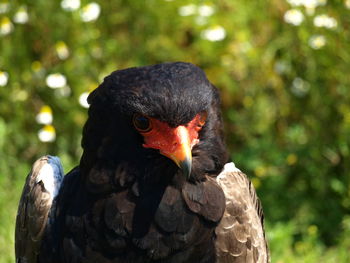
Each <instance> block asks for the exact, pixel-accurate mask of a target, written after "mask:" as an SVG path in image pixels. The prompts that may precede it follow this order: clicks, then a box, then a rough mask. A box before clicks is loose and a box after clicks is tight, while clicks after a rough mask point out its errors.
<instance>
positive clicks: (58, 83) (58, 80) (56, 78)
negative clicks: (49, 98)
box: [46, 73, 67, 89]
mask: <svg viewBox="0 0 350 263" xmlns="http://www.w3.org/2000/svg"><path fill="white" fill-rule="evenodd" d="M66 84H67V79H66V77H65V76H64V75H62V74H60V73H54V74H50V75H48V76H47V77H46V85H47V86H49V87H50V88H52V89H57V88H62V87H64V86H66Z"/></svg>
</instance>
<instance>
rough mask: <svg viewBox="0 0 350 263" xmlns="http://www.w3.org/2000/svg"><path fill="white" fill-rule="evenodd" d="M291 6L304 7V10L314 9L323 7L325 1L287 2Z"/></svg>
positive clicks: (300, 0)
mask: <svg viewBox="0 0 350 263" xmlns="http://www.w3.org/2000/svg"><path fill="white" fill-rule="evenodd" d="M287 2H288V3H289V4H290V5H291V6H304V7H306V8H315V7H317V6H321V5H325V4H326V3H327V0H287Z"/></svg>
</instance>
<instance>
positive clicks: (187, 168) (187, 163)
mask: <svg viewBox="0 0 350 263" xmlns="http://www.w3.org/2000/svg"><path fill="white" fill-rule="evenodd" d="M178 166H179V167H180V168H181V170H182V173H183V174H184V176H185V177H186V178H187V179H188V178H190V175H191V168H192V160H191V158H190V157H188V156H187V157H186V158H185V159H184V160H183V161H180V162H179V164H178Z"/></svg>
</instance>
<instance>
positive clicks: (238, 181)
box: [215, 163, 270, 263]
mask: <svg viewBox="0 0 350 263" xmlns="http://www.w3.org/2000/svg"><path fill="white" fill-rule="evenodd" d="M216 180H217V182H218V184H219V185H220V186H221V187H222V189H223V191H224V193H225V197H226V209H225V212H224V215H223V218H222V220H221V222H220V224H219V225H218V227H217V228H216V230H215V233H216V235H217V240H216V253H217V257H218V262H220V263H236V262H247V263H248V262H249V263H266V262H270V259H269V253H268V248H267V242H266V239H265V233H264V225H263V213H262V207H261V204H260V200H259V199H258V198H257V195H256V192H255V189H254V187H253V185H252V184H251V182H250V181H249V180H248V178H247V176H246V175H245V174H243V173H242V172H241V171H240V170H239V169H238V168H237V167H236V166H235V165H234V163H228V164H226V165H225V166H224V170H223V171H222V172H221V173H220V174H219V176H217V178H216Z"/></svg>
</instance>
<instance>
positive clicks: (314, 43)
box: [309, 35, 326, 49]
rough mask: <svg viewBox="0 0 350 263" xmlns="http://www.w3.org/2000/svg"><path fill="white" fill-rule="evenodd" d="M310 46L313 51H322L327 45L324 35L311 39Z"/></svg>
mask: <svg viewBox="0 0 350 263" xmlns="http://www.w3.org/2000/svg"><path fill="white" fill-rule="evenodd" d="M309 45H310V47H312V48H313V49H320V48H322V47H324V45H326V38H325V37H324V36H322V35H314V36H312V37H310V39H309Z"/></svg>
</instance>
